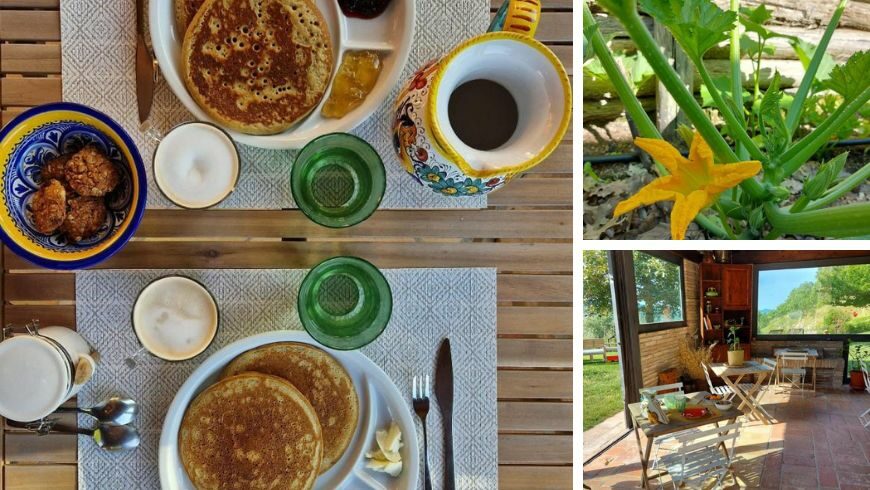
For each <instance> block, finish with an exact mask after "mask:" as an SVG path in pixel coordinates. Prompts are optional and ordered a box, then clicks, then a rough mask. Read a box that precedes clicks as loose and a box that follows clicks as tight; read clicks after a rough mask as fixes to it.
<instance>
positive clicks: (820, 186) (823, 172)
mask: <svg viewBox="0 0 870 490" xmlns="http://www.w3.org/2000/svg"><path fill="white" fill-rule="evenodd" d="M848 158H849V152H844V153H840V154H839V155H837V156H836V157H834V158H832V159H831V160H828V161H827V162H826V163H824V164H822V166H821V167H819V171H818V172H816V175H815V176H813V178H811V179H810V180H809V181H807V182H806V183H805V184H804V189H803V193H804V195H805V196H807V197H808V198H809V199H810V200H813V199H818V198H820V197H822V196H823V195H824V194H825V192H827V190H828V188H829V187H831V184H833V183H834V181H835V180H836V179H837V176H839V175H840V172H842V171H843V168H844V167H845V166H846V160H847V159H848Z"/></svg>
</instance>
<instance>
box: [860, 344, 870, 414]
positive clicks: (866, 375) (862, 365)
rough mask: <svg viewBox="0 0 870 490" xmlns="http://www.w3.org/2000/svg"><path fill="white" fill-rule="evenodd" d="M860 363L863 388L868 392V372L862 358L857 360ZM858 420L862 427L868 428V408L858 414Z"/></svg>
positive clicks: (869, 390) (869, 379)
mask: <svg viewBox="0 0 870 490" xmlns="http://www.w3.org/2000/svg"><path fill="white" fill-rule="evenodd" d="M858 362H859V363H860V364H861V372H862V373H863V374H864V390H865V391H867V393H870V373H868V372H867V365H866V364H864V361H863V360H859V361H858ZM858 421H859V422H861V425H863V426H864V429H865V430H866V429H868V428H870V408H868V409H867V410H865V411H864V413H862V414H861V415H859V416H858Z"/></svg>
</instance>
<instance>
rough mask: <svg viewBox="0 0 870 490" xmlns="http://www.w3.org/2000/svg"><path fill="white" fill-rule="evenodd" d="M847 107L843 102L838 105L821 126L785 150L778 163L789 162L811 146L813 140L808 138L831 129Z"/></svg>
mask: <svg viewBox="0 0 870 490" xmlns="http://www.w3.org/2000/svg"><path fill="white" fill-rule="evenodd" d="M847 105H848V104H846V103H845V102H843V103H842V104H840V106H839V107H837V108H836V109H835V110H834V112H832V113H830V114H829V115H828V117H827V118H825V120H824V121H822V123H821V124H819V125H818V126H816V128H815V129H814V130H813V131H812V132H810V133H809V134H808V135H806V136H804V137H803V138H801V140H800V141H798V142H797V143H795V144H793V145H792V146H791V147H789V149H788V150H786V152H785V153H783V154H782V155H780V162H787V161H788V160H791V159H792V158H794V156H795V155H797V154H798V153H800V152H801V151H803V150H804V148H806V147H807V146H809V145H810V144H812V143H813V139H812V138H810V136H812V135H813V134H815V133H817V132H820V131H827V130H828V128H830V127H832V126H833V125H834V121H835V120H836V119H837V118H838V117H839V116H840V114H842V113H844V112H846V106H847Z"/></svg>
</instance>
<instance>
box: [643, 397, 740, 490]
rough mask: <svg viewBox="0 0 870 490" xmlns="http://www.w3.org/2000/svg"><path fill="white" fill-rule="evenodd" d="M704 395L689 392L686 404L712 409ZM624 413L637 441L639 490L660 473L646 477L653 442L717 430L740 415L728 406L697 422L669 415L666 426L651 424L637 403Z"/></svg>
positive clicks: (672, 414)
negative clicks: (702, 429)
mask: <svg viewBox="0 0 870 490" xmlns="http://www.w3.org/2000/svg"><path fill="white" fill-rule="evenodd" d="M708 394H709V393H707V392H706V391H699V392H696V393H689V394H687V395H686V396H687V397H688V399H689V400H688V403H690V404H693V405H698V404H704V405H706V406H707V407H708V408H711V409H712V404H710V403H709V402H705V401H704V397H705V396H706V395H708ZM628 410H629V412H630V413H631V421H632V427H633V428H634V436H635V439H636V441H637V450H638V453H639V454H640V466H641V470H640V479H641V487H643V488H649V480H650V479H651V478H655V477H657V476H660V474H659V475H650V474H649V472H648V471H649V465H650V463H649V460H650V457H651V456H652V446H653V442H654V441H655V440H656V439H662V438H666V437H668V436H670V435H672V434H676V433H678V432H683V431H687V430H692V429H697V428H700V427H703V426H705V425H710V424H715V425H716V426H717V427H718V426H719V423H720V422H725V423H726V425H728V424H732V423H734V421H735V420H737V417H739V416H740V411H739V410H738V409H737V408H735V407H733V406H732V407H731V408H729V409H727V410H719V409H714V410H715V413H713V414H709V415H708V416H706V417H701V418H698V419H688V418H686V417H682V416H679V415H676V414H674V413H671V414H669V421H668V423H667V424H662V423H658V424H653V423H651V422H650V421H649V419H648V418H647V417H645V416H644V415H643V414H642V407H641V403H640V402H638V403H632V404H630V405H629V406H628ZM641 433H643V435H644V439H645V441H646V444H645V445H644V444H643V443H642V442H641V437H640V434H641Z"/></svg>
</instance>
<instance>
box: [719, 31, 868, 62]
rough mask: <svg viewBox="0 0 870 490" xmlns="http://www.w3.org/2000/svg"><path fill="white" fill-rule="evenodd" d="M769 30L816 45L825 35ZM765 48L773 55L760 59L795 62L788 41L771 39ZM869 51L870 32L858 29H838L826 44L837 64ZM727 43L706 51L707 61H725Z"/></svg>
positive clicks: (767, 54) (822, 32) (821, 32)
mask: <svg viewBox="0 0 870 490" xmlns="http://www.w3.org/2000/svg"><path fill="white" fill-rule="evenodd" d="M771 30H773V31H775V32H778V33H780V34H784V35H788V36H795V37H799V38H801V39H803V40H805V41H809V42H811V43H813V44H818V43H819V41H820V40H821V39H822V35H823V34H824V33H825V29H824V28H822V27H818V28H808V27H796V26H772V27H771ZM766 45H767V46H769V47H771V48H773V53H765V54H763V55H762V59H781V60H796V59H798V57H797V54H796V53H795V51H794V49H793V48H792V47H791V44H790V43H789V40H788V39H783V38H773V39H770V40H768V41H767V44H766ZM867 49H870V32H867V31H862V30H858V29H849V28H844V27H840V28H838V29H837V30H836V31H835V32H834V36H833V37H832V38H831V42H830V43H829V44H828V49H827V51H826V52H827V53H828V54H829V55H831V57H833V58H834V60H836V61H838V62H843V61H846V60H847V59H848V58H849V56H852V54H853V53H857V52H858V51H864V50H867ZM728 50H729V43H720V44H719V45H717V46H715V47H713V49H711V50H710V51H707V55H706V57H707V58H708V59H726V58H728V56H729V52H728ZM763 63H764V62H762V64H763Z"/></svg>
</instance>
